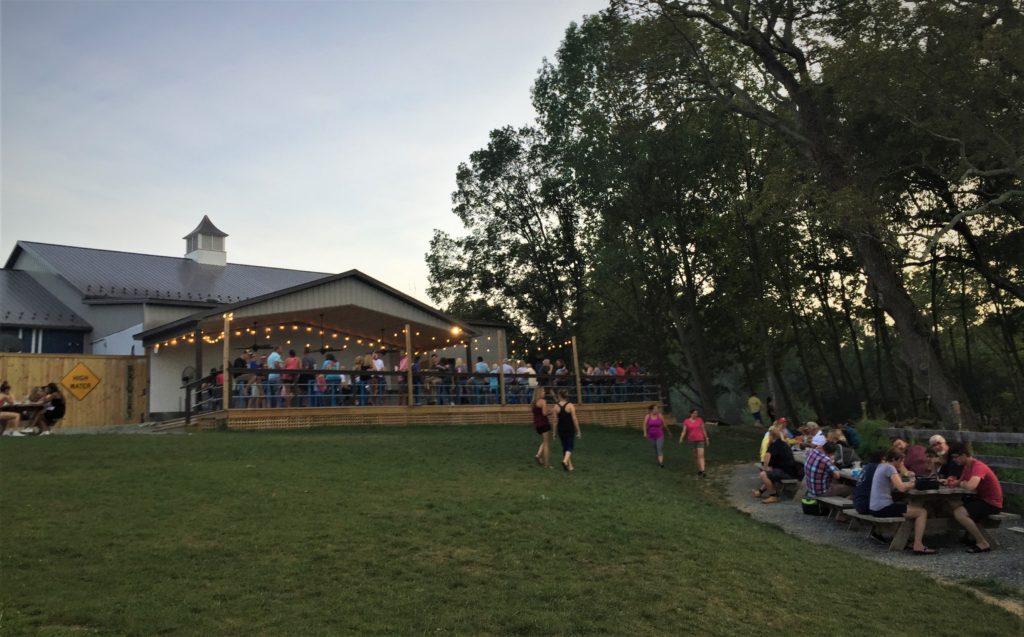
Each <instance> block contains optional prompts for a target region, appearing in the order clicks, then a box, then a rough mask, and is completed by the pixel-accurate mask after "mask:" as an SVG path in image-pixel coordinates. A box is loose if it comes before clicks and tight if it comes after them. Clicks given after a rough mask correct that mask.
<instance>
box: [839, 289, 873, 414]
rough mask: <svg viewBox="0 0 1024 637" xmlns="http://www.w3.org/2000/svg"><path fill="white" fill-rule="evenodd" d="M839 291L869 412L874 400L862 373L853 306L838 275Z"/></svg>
mask: <svg viewBox="0 0 1024 637" xmlns="http://www.w3.org/2000/svg"><path fill="white" fill-rule="evenodd" d="M839 293H840V294H841V295H842V298H841V299H840V300H841V302H842V303H841V307H842V308H843V318H844V320H845V321H846V329H847V331H849V332H850V345H851V346H852V347H853V358H854V360H855V361H856V362H857V373H858V374H859V375H860V391H861V396H862V398H861V400H862V401H864V402H866V403H867V404H868V413H870V412H871V408H872V404H873V403H874V400H873V399H872V398H871V391H870V390H869V389H868V378H867V374H866V373H864V361H863V359H861V356H860V342H859V341H858V340H857V328H856V325H855V323H854V320H853V307H852V306H851V304H850V299H849V297H848V295H847V294H846V286H845V285H843V284H842V277H840V284H839Z"/></svg>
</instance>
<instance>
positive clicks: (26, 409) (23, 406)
mask: <svg viewBox="0 0 1024 637" xmlns="http://www.w3.org/2000/svg"><path fill="white" fill-rule="evenodd" d="M44 409H46V403H13V404H10V405H4V406H3V407H0V411H13V412H16V413H19V414H21V415H22V416H23V417H25V418H26V419H27V420H29V421H31V420H32V418H34V417H35V415H36V414H37V413H39V412H41V411H42V410H44Z"/></svg>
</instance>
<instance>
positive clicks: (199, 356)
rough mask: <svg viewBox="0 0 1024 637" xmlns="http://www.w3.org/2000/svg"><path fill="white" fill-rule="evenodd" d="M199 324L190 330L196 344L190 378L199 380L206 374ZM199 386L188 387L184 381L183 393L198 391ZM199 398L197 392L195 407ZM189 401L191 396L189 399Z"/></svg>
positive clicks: (198, 402)
mask: <svg viewBox="0 0 1024 637" xmlns="http://www.w3.org/2000/svg"><path fill="white" fill-rule="evenodd" d="M199 325H200V324H199V323H196V328H195V329H194V330H193V331H192V340H193V341H194V342H195V345H196V377H195V378H193V379H192V380H199V379H200V378H204V377H205V376H206V372H205V371H203V336H202V332H201V330H200V329H199ZM199 387H201V385H196V386H195V387H189V386H188V382H186V383H185V393H186V394H188V393H189V392H191V391H193V390H195V391H196V392H198V391H199ZM199 398H200V396H199V394H198V393H197V394H196V401H195V404H196V406H197V407H198V406H199V405H200V400H199ZM189 401H191V398H190V399H189ZM188 421H189V419H188V417H186V418H185V424H186V425H187V424H189V422H188Z"/></svg>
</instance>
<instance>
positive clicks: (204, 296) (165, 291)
mask: <svg viewBox="0 0 1024 637" xmlns="http://www.w3.org/2000/svg"><path fill="white" fill-rule="evenodd" d="M22 250H24V251H25V252H27V253H29V254H31V255H34V256H35V257H36V258H38V259H40V260H41V261H43V262H44V263H46V264H47V265H49V266H50V267H51V268H53V270H54V271H55V272H56V273H57V274H59V275H60V276H61V277H63V278H64V279H66V280H67V281H68V282H69V283H70V284H71V285H72V286H74V287H75V288H76V289H77V290H78V291H79V292H80V293H81V294H82V297H83V301H84V302H86V303H89V302H90V301H94V302H103V301H105V300H137V301H145V300H150V301H152V300H165V301H192V302H200V303H201V302H206V301H210V302H214V303H237V302H239V301H242V300H245V299H249V298H253V297H257V296H262V295H264V294H269V293H271V292H276V291H278V290H282V289H285V288H290V287H293V286H296V285H301V284H303V283H309V282H311V281H315V280H317V279H320V278H323V277H325V276H328V274H327V273H324V272H305V271H301V270H285V269H282V268H267V267H262V266H255V265H240V264H237V263H228V264H227V265H224V266H216V265H203V264H200V263H196V262H195V261H193V260H191V259H188V258H185V257H163V256H157V255H152V254H138V253H135V252H115V251H113V250H97V249H95V248H79V247H74V246H62V245H54V244H50V243H36V242H33V241H19V242H18V243H17V245H16V246H15V248H14V251H13V252H12V253H11V256H10V258H9V259H8V260H7V266H6V267H8V268H10V267H12V266H13V265H14V263H15V262H16V261H17V259H18V255H19V254H20V252H21V251H22Z"/></svg>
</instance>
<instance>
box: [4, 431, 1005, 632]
mask: <svg viewBox="0 0 1024 637" xmlns="http://www.w3.org/2000/svg"><path fill="white" fill-rule="evenodd" d="M712 435H713V436H714V438H713V441H712V446H711V448H710V449H709V460H710V469H711V472H712V479H711V480H704V481H699V480H697V479H696V478H695V477H694V475H693V467H692V466H691V461H690V459H689V457H688V454H689V451H688V450H685V449H683V448H680V447H678V446H676V445H675V443H674V442H673V443H671V444H669V445H668V467H667V468H666V469H659V468H658V467H657V466H656V465H655V463H654V460H653V457H652V453H651V450H650V447H649V446H648V445H647V444H646V441H644V440H642V439H641V437H640V434H639V431H638V430H622V429H601V428H597V427H586V428H585V430H584V439H583V440H582V441H581V442H580V444H579V448H578V454H577V457H576V464H577V471H576V473H575V474H574V475H571V476H570V475H566V474H565V473H564V472H563V471H562V470H561V468H558V469H552V470H544V469H541V468H540V467H538V466H537V465H536V464H534V462H533V458H532V454H533V452H534V449H535V445H536V436H535V435H533V434H532V431H531V430H530V429H529V428H528V427H527V428H513V427H487V426H484V427H422V428H415V427H413V428H338V429H326V430H313V431H301V432H268V433H204V434H196V435H187V436H128V435H123V436H114V435H111V436H53V437H51V438H49V439H38V438H37V439H13V440H12V439H4V440H2V441H0V462H2V464H0V478H2V482H0V488H2V500H0V516H2V518H0V519H2V523H0V526H2V531H3V533H2V538H3V539H2V545H0V560H2V561H0V568H2V570H0V576H2V577H0V579H2V585H0V604H2V609H0V612H2V615H0V634H3V635H20V634H32V635H36V634H38V635H81V634H102V635H120V634H128V635H159V634H172V635H339V634H350V635H351V634H357V635H373V634H379V635H423V634H430V635H437V634H462V635H488V634H491V635H508V634H522V635H541V634H554V635H572V634H601V635H651V634H699V635H748V634H759V635H776V634H786V635H816V636H817V635H823V634H833V635H849V634H889V633H890V632H892V630H893V627H894V626H899V632H900V633H901V634H904V635H961V634H962V632H963V630H964V627H965V626H969V627H970V632H971V634H972V635H1017V634H1020V633H1021V623H1020V622H1019V620H1018V619H1017V618H1015V617H1014V616H1012V615H1010V614H1009V613H1006V612H1005V611H1002V610H1000V609H997V608H994V607H992V606H987V605H985V604H983V603H982V602H981V601H978V600H977V599H975V598H974V597H973V596H972V595H970V594H965V593H964V591H963V590H958V589H955V588H953V587H949V586H941V585H939V584H936V583H934V582H933V581H931V580H930V579H928V578H926V577H924V576H922V575H919V574H916V573H912V572H907V571H902V570H896V569H893V568H889V567H885V566H882V565H879V564H876V563H874V562H870V561H867V560H863V559H860V558H857V557H854V556H851V555H849V554H847V553H843V552H840V551H837V550H833V549H830V548H828V547H819V546H814V545H809V544H805V543H802V542H800V541H799V540H797V539H794V538H792V537H790V536H787V535H785V534H784V533H782V532H781V531H779V530H777V529H774V528H771V527H767V526H765V525H762V524H760V523H757V522H755V521H753V520H751V519H750V518H748V517H746V516H745V515H743V514H741V513H739V512H737V511H735V510H733V509H730V508H729V507H728V506H726V505H725V504H723V503H722V502H721V501H720V500H721V494H720V490H719V489H720V488H719V487H717V486H716V485H715V478H716V474H718V476H722V475H724V473H725V471H727V469H726V468H725V467H724V466H723V464H724V463H727V462H734V461H736V460H739V459H749V458H750V457H751V455H752V453H753V450H754V449H756V442H757V437H756V436H757V435H756V434H755V433H753V432H750V431H739V430H728V431H718V432H714V433H713V434H712ZM556 447H557V445H556ZM555 457H556V464H557V458H558V457H559V456H557V455H556V456H555ZM794 514H795V512H794ZM953 617H955V620H952V619H951V618H953Z"/></svg>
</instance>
